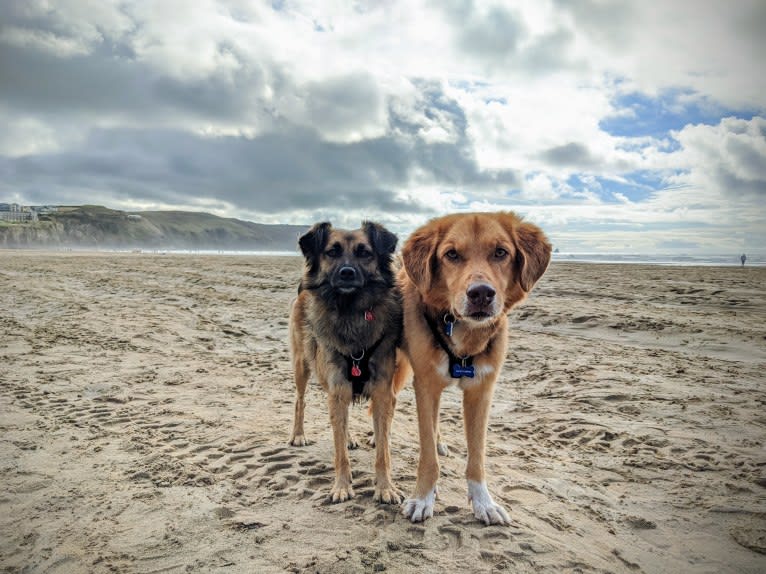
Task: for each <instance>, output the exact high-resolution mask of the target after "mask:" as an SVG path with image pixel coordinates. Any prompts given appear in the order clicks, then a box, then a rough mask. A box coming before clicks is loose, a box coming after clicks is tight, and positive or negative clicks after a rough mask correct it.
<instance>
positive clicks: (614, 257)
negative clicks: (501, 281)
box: [0, 247, 766, 268]
mask: <svg viewBox="0 0 766 574" xmlns="http://www.w3.org/2000/svg"><path fill="white" fill-rule="evenodd" d="M18 253H34V254H42V255H68V254H72V255H161V256H174V255H179V256H189V255H191V256H200V257H206V256H211V257H237V256H241V257H296V258H299V257H301V254H300V253H299V252H298V251H263V250H252V251H247V250H245V251H242V250H225V249H222V250H205V249H200V250H191V249H139V248H136V249H127V248H126V249H97V248H60V249H54V248H47V247H42V248H38V247H18V248H7V247H4V248H0V255H3V254H18ZM723 257H724V256H709V257H704V256H699V257H697V256H677V255H666V256H663V255H658V256H640V255H619V254H605V255H595V254H586V255H567V254H554V256H553V258H552V259H551V265H555V264H567V263H576V264H589V265H650V266H664V267H725V268H731V267H738V268H742V267H743V266H742V265H741V263H740V262H738V261H737V262H731V263H727V262H725V261H722V260H721V259H722V258H723ZM674 258H675V259H674ZM735 259H736V258H734V260H735ZM734 260H733V261H734ZM748 267H751V268H759V267H766V257H762V256H753V257H752V258H751V259H748V261H747V262H746V263H745V265H744V268H748Z"/></svg>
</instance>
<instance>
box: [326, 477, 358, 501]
mask: <svg viewBox="0 0 766 574" xmlns="http://www.w3.org/2000/svg"><path fill="white" fill-rule="evenodd" d="M351 498H354V489H353V488H352V487H351V485H350V484H348V483H345V482H344V483H342V484H338V483H336V484H335V486H333V487H332V490H331V491H330V496H329V497H328V500H329V501H330V502H332V503H333V504H334V503H336V502H346V501H347V500H349V499H351Z"/></svg>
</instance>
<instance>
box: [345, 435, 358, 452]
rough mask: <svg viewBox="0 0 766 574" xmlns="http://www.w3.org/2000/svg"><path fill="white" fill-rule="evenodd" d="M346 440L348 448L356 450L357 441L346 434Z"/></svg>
mask: <svg viewBox="0 0 766 574" xmlns="http://www.w3.org/2000/svg"><path fill="white" fill-rule="evenodd" d="M346 440H347V442H346V444H347V446H348V450H356V449H358V448H359V443H358V442H356V439H355V438H354V437H352V436H351V435H348V437H347V439H346Z"/></svg>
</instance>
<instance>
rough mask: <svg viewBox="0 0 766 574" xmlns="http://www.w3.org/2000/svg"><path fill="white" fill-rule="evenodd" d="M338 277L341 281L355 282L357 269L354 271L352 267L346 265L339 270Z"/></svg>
mask: <svg viewBox="0 0 766 574" xmlns="http://www.w3.org/2000/svg"><path fill="white" fill-rule="evenodd" d="M338 277H339V278H340V280H341V281H355V280H356V269H354V268H353V267H351V266H350V265H344V266H343V267H341V268H340V269H339V270H338Z"/></svg>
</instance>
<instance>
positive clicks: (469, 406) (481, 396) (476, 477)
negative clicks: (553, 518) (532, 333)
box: [463, 382, 511, 525]
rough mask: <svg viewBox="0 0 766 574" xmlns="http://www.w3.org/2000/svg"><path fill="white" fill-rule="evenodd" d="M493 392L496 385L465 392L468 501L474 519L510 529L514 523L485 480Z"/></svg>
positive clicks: (472, 388)
mask: <svg viewBox="0 0 766 574" xmlns="http://www.w3.org/2000/svg"><path fill="white" fill-rule="evenodd" d="M493 390H494V382H485V383H482V384H481V385H477V386H474V387H469V388H467V389H465V390H464V391H463V418H464V422H465V438H466V443H467V446H468V464H467V466H466V472H465V477H466V480H467V481H468V500H469V501H470V502H471V505H472V506H473V514H474V516H475V517H476V518H478V519H479V520H481V521H482V522H484V524H488V525H489V524H506V525H507V524H510V522H511V519H510V518H509V517H508V513H507V512H506V511H505V509H504V508H503V507H502V506H500V505H499V504H496V503H495V501H494V500H493V499H492V496H491V495H490V494H489V490H487V483H486V480H485V478H484V452H485V448H486V442H487V422H488V421H489V408H490V405H491V404H492V393H493Z"/></svg>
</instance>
